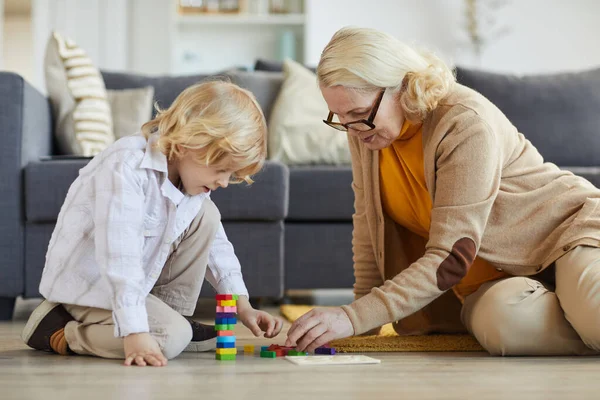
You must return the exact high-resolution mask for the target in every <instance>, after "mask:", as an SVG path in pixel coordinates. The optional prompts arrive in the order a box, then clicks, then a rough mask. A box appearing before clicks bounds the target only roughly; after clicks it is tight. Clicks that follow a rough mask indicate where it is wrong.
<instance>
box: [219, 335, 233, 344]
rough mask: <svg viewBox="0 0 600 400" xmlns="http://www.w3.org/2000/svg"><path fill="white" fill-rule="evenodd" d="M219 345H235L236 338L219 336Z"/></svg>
mask: <svg viewBox="0 0 600 400" xmlns="http://www.w3.org/2000/svg"><path fill="white" fill-rule="evenodd" d="M217 343H235V336H217Z"/></svg>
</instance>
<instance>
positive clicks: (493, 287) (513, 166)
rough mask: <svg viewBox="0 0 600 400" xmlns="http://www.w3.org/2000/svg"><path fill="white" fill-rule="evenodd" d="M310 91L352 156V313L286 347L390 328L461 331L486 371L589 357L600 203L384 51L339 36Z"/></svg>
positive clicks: (435, 80)
mask: <svg viewBox="0 0 600 400" xmlns="http://www.w3.org/2000/svg"><path fill="white" fill-rule="evenodd" d="M317 76H318V83H319V85H320V88H321V91H322V94H323V97H324V98H325V100H326V102H327V104H328V106H329V110H330V112H329V115H328V116H327V118H326V120H325V123H326V124H328V125H330V126H331V127H332V128H335V129H338V130H340V131H342V132H341V134H344V133H345V132H347V135H348V140H349V145H350V150H351V154H352V171H353V184H352V187H353V189H354V194H355V214H354V217H353V221H354V233H353V241H352V245H353V252H354V269H355V277H356V283H355V285H354V291H355V295H356V296H355V297H356V299H355V301H354V302H353V303H352V304H350V305H347V306H343V307H341V308H335V309H332V310H329V309H315V310H313V311H312V312H309V313H307V314H306V315H304V316H303V317H302V318H300V319H299V320H298V321H296V322H295V323H294V324H293V326H292V327H291V329H290V330H289V333H288V339H287V344H288V345H290V344H297V346H298V347H299V348H300V349H301V350H304V349H308V350H312V349H314V348H315V347H318V346H320V345H322V344H324V343H326V342H329V341H330V340H333V339H337V338H342V337H346V336H351V335H359V334H363V333H365V332H368V331H370V330H373V329H376V328H378V327H380V326H381V325H383V324H386V323H390V322H394V328H395V330H396V331H397V332H398V333H399V334H401V335H406V334H426V333H431V332H459V331H460V330H461V329H464V327H466V329H468V331H469V332H471V333H472V334H473V335H474V336H475V337H476V338H477V339H478V340H479V342H480V343H481V345H482V346H483V347H484V348H485V349H486V350H487V351H489V352H490V353H491V354H494V355H587V354H597V353H598V351H599V350H600V249H599V248H598V247H599V246H600V207H599V206H600V190H598V189H597V188H595V187H594V186H593V185H592V184H590V183H589V182H587V181H586V180H585V179H583V178H580V177H578V176H575V175H573V174H572V173H570V172H567V171H562V170H560V169H559V168H557V167H556V166H555V165H553V164H550V163H544V161H543V159H542V157H541V156H540V154H539V153H538V151H537V150H536V149H535V148H534V147H533V146H532V144H531V143H530V142H529V141H528V140H527V139H526V137H525V136H523V135H522V134H521V133H519V132H518V131H517V129H516V128H515V127H514V126H513V125H512V124H511V123H510V121H509V120H508V119H507V118H506V117H505V116H504V115H503V114H502V112H501V111H500V110H499V109H498V108H496V107H495V106H494V105H493V104H492V103H490V102H489V101H488V100H487V99H486V98H484V97H483V96H482V95H480V94H479V93H477V92H475V91H473V90H470V89H468V88H466V87H464V86H461V85H460V84H458V83H456V82H455V79H454V76H453V74H452V72H451V71H450V70H449V69H448V67H447V66H446V65H445V64H444V63H443V62H442V61H440V60H439V59H437V58H435V57H434V56H432V55H428V54H421V53H419V52H417V51H415V50H414V49H412V48H410V47H408V46H406V45H404V44H402V43H401V42H399V41H398V40H396V39H395V38H393V37H391V36H389V35H386V34H384V33H381V32H378V31H376V30H371V29H360V28H345V29H342V30H340V31H338V32H337V33H336V34H335V35H334V36H333V38H332V39H331V41H330V42H329V44H328V45H327V47H326V48H325V50H324V51H323V53H322V56H321V60H320V62H319V65H318V68H317ZM325 115H326V114H325ZM524 133H525V135H526V134H527V132H524ZM461 303H462V304H461ZM461 308H462V310H461ZM459 311H461V313H460V317H462V323H463V324H464V327H462V326H461V324H460V321H459Z"/></svg>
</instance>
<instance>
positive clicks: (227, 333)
mask: <svg viewBox="0 0 600 400" xmlns="http://www.w3.org/2000/svg"><path fill="white" fill-rule="evenodd" d="M217 336H235V333H234V332H233V331H217Z"/></svg>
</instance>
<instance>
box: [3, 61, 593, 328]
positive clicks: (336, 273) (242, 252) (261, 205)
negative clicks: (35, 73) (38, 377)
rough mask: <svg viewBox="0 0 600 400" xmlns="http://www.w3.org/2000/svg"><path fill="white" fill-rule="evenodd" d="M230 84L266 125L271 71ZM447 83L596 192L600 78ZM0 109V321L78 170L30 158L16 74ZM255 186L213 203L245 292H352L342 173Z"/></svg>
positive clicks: (184, 82)
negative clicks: (488, 104)
mask: <svg viewBox="0 0 600 400" xmlns="http://www.w3.org/2000/svg"><path fill="white" fill-rule="evenodd" d="M270 68H272V65H271V66H270ZM230 77H231V79H232V80H233V81H234V82H236V83H238V84H240V85H241V86H243V87H246V88H248V89H249V90H251V91H252V92H253V93H254V94H255V95H256V96H257V98H258V101H259V103H260V104H261V106H262V107H263V109H264V111H265V114H266V116H267V118H268V117H269V115H270V112H271V109H272V106H273V102H274V101H275V98H276V97H277V94H278V92H279V89H280V87H281V83H282V79H283V77H282V74H281V72H277V71H256V72H241V71H239V72H235V73H232V74H230ZM457 77H458V80H459V82H461V83H463V84H465V85H467V86H470V87H472V88H474V89H475V90H478V91H479V92H481V93H482V94H483V95H485V96H487V97H488V98H489V99H490V100H492V101H493V102H494V103H496V104H497V105H498V106H499V107H500V109H501V110H502V111H503V112H504V113H505V114H506V115H507V116H508V118H509V119H511V121H513V123H514V124H515V125H516V126H517V128H518V129H519V130H520V131H521V132H523V133H524V134H525V136H526V137H527V138H528V139H529V140H531V141H532V142H533V144H534V145H536V146H537V147H538V149H539V150H540V152H541V153H542V155H543V156H544V157H545V159H546V160H547V161H550V162H554V163H556V164H558V165H559V166H561V167H563V168H566V169H570V170H572V171H574V172H576V173H577V174H579V175H581V176H583V177H585V178H587V179H588V180H590V181H591V182H592V183H593V184H595V185H596V186H600V153H599V152H597V149H600V69H597V70H592V71H585V72H581V73H568V74H558V75H549V76H531V77H516V76H508V75H500V74H492V73H485V72H479V71H471V70H468V69H461V68H458V69H457ZM202 78H204V76H188V77H168V78H149V77H143V76H137V75H129V74H121V73H110V72H105V73H104V79H105V82H106V85H107V87H108V88H109V89H119V88H135V87H143V86H146V85H152V86H154V88H155V96H156V98H157V100H158V101H159V103H160V104H161V105H162V106H166V105H168V104H169V103H170V102H171V101H172V100H173V99H174V98H175V96H176V95H177V94H178V93H179V92H180V91H181V90H182V89H183V88H185V87H186V86H188V85H190V84H192V83H194V82H196V81H198V80H200V79H202ZM0 102H1V103H2V108H1V109H0V131H1V133H2V137H3V139H4V140H3V143H2V144H3V146H2V150H0V151H1V157H0V171H1V174H2V179H1V180H0V206H1V207H2V208H1V209H2V219H3V220H2V224H1V225H0V257H1V259H2V260H3V261H4V262H3V264H2V265H0V276H1V279H0V318H2V319H6V318H9V317H10V313H11V312H12V304H13V302H14V298H15V297H16V296H18V295H23V296H25V297H36V296H38V295H39V293H38V291H37V287H38V284H39V278H40V273H41V270H42V268H43V261H44V254H45V250H46V249H45V247H46V245H47V243H48V239H49V235H50V233H51V231H52V227H53V224H54V221H55V219H56V215H57V213H58V210H59V207H60V204H62V201H63V199H64V196H65V194H66V190H67V188H68V186H69V185H70V183H71V182H72V180H73V179H74V178H75V176H76V174H77V171H78V169H79V168H81V166H82V165H84V163H85V161H50V162H48V161H44V162H40V161H39V158H40V156H43V155H48V154H52V141H51V136H52V128H51V126H52V124H51V113H50V108H49V105H48V102H47V99H45V98H44V97H43V96H42V95H41V94H39V93H38V92H37V91H36V90H35V89H33V88H32V87H31V86H29V85H27V84H26V83H24V82H23V80H22V79H21V78H20V77H18V76H16V75H14V74H6V73H0ZM325 112H326V110H324V113H325ZM256 180H257V183H256V184H255V185H254V186H252V187H250V188H246V187H243V186H239V187H232V188H229V189H227V190H223V191H217V192H215V194H214V200H215V202H216V203H217V204H218V205H219V208H220V209H221V211H222V214H223V219H224V224H225V227H226V230H227V232H228V234H229V236H230V239H231V241H232V242H233V244H234V245H235V247H236V251H237V253H238V256H239V257H240V260H241V261H242V264H243V268H244V275H245V278H246V281H247V283H248V286H249V289H250V291H251V293H252V294H253V295H254V296H258V297H270V298H275V299H277V298H280V297H281V296H283V293H284V290H288V289H318V288H350V287H352V284H353V282H354V277H353V271H352V251H351V237H352V213H353V200H354V196H353V193H352V189H351V186H350V184H351V181H352V176H351V171H350V167H349V166H341V167H333V166H293V167H289V169H288V168H286V167H285V166H283V165H281V164H277V163H269V164H268V166H267V168H265V171H264V172H263V173H262V174H261V175H259V176H258V177H257V179H256ZM284 230H285V235H284ZM204 292H205V289H203V293H204Z"/></svg>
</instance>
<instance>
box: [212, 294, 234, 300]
mask: <svg viewBox="0 0 600 400" xmlns="http://www.w3.org/2000/svg"><path fill="white" fill-rule="evenodd" d="M215 298H216V299H217V300H233V295H232V294H218V295H216V296H215Z"/></svg>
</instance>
